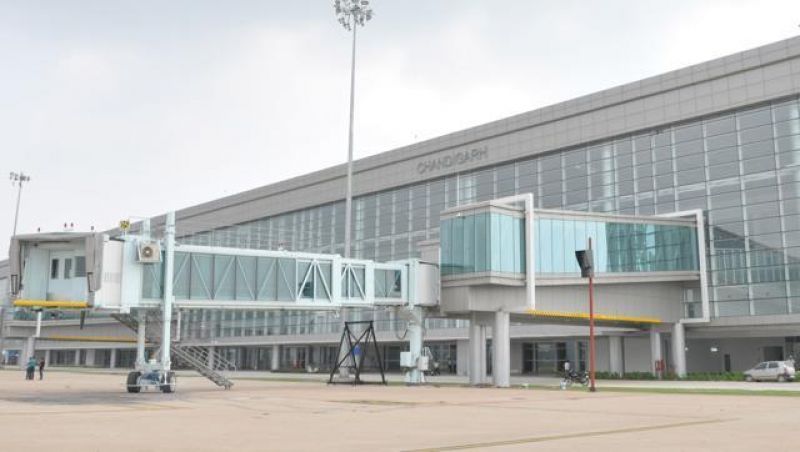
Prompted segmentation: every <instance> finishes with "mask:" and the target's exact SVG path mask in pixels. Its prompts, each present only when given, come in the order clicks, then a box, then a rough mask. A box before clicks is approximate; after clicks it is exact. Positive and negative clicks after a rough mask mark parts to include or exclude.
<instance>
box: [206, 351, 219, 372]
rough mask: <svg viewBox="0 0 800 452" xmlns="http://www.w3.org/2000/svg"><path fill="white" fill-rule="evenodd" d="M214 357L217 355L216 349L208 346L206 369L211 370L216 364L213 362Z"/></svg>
mask: <svg viewBox="0 0 800 452" xmlns="http://www.w3.org/2000/svg"><path fill="white" fill-rule="evenodd" d="M216 355H217V347H215V346H213V345H209V346H208V362H207V363H206V364H207V365H208V367H210V368H212V369H213V368H214V366H215V365H216V364H217V363H216V361H215V357H216Z"/></svg>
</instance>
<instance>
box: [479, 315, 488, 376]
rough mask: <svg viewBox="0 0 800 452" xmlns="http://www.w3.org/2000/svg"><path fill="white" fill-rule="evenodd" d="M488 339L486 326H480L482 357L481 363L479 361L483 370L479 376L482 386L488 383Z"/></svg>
mask: <svg viewBox="0 0 800 452" xmlns="http://www.w3.org/2000/svg"><path fill="white" fill-rule="evenodd" d="M486 337H487V334H486V325H481V326H480V341H479V342H480V346H481V348H480V354H481V356H480V361H479V364H480V366H481V370H480V373H479V374H478V375H480V378H481V383H480V384H485V383H486V379H487V377H486V375H487V374H488V371H487V370H486Z"/></svg>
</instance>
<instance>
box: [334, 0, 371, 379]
mask: <svg viewBox="0 0 800 452" xmlns="http://www.w3.org/2000/svg"><path fill="white" fill-rule="evenodd" d="M333 9H334V10H335V11H336V18H337V20H338V21H339V23H340V24H341V25H342V27H344V29H345V30H347V31H352V32H353V48H352V53H351V59H350V125H349V132H348V136H347V189H346V192H345V201H344V257H345V258H349V257H350V248H351V243H350V242H351V240H350V238H351V237H350V236H351V229H352V226H351V225H352V221H353V120H354V117H355V91H356V30H357V29H358V26H359V25H360V26H362V27H363V26H364V25H365V24H366V23H367V22H368V21H369V20H370V19H372V8H371V7H370V6H369V1H367V0H334V2H333ZM342 322H344V323H345V325H346V324H347V310H346V309H342ZM348 374H349V371H348V368H347V367H346V366H345V367H341V368H340V375H341V376H342V377H347V376H348Z"/></svg>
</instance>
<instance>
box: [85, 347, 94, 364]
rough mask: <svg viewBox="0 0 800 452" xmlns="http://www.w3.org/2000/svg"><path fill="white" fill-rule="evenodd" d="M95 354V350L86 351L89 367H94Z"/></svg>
mask: <svg viewBox="0 0 800 452" xmlns="http://www.w3.org/2000/svg"><path fill="white" fill-rule="evenodd" d="M94 353H95V350H94V349H93V348H92V349H89V350H86V366H87V367H92V366H94Z"/></svg>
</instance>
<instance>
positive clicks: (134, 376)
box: [126, 372, 142, 394]
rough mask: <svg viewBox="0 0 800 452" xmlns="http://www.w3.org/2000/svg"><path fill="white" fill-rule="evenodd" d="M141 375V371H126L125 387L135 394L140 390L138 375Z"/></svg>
mask: <svg viewBox="0 0 800 452" xmlns="http://www.w3.org/2000/svg"><path fill="white" fill-rule="evenodd" d="M141 375H142V373H141V372H130V373H128V380H127V382H126V383H127V387H128V392H130V393H132V394H137V393H138V392H139V391H141V390H142V387H141V386H139V377H140V376H141Z"/></svg>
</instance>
